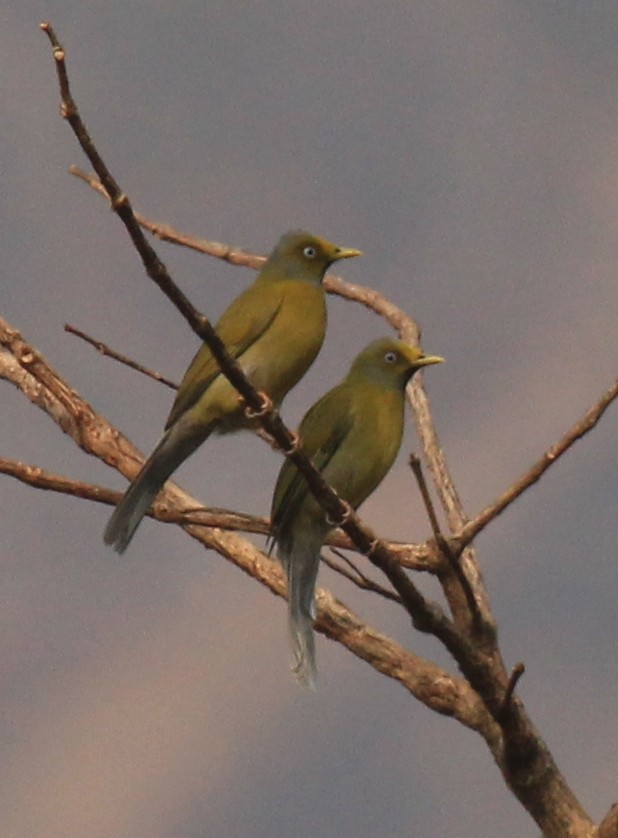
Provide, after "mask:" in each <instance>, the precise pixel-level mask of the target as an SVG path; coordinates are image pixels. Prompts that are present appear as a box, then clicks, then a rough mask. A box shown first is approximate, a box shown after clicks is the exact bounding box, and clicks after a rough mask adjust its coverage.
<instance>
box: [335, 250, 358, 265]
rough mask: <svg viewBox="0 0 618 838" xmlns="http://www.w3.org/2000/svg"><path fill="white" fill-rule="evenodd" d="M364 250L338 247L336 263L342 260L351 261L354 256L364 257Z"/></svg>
mask: <svg viewBox="0 0 618 838" xmlns="http://www.w3.org/2000/svg"><path fill="white" fill-rule="evenodd" d="M362 255H363V251H362V250H355V249H354V248H353V247H338V248H337V251H336V253H335V261H336V262H338V261H339V260H340V259H351V258H352V256H362Z"/></svg>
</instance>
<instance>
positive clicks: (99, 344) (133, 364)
mask: <svg viewBox="0 0 618 838" xmlns="http://www.w3.org/2000/svg"><path fill="white" fill-rule="evenodd" d="M64 331H65V332H68V333H69V334H71V335H76V336H77V337H78V338H81V339H82V340H85V341H86V343H89V344H90V345H91V346H94V348H95V349H96V350H97V352H100V353H101V355H105V356H107V357H108V358H113V359H114V361H118V362H119V363H121V364H124V365H125V366H126V367H130V368H131V369H133V370H137V372H141V373H142V375H147V376H148V377H149V378H154V380H155V381H160V382H161V384H165V385H166V386H167V387H171V389H172V390H177V389H178V384H176V382H175V381H172V380H171V379H169V378H166V377H165V376H164V375H161V373H160V372H155V371H154V370H149V369H148V368H147V367H144V366H142V365H141V364H138V363H137V361H132V360H131V358H127V356H126V355H121V354H120V353H119V352H116V351H115V350H114V349H110V347H109V346H108V345H107V344H106V343H103V341H101V340H97V339H96V338H93V337H90V335H87V334H86V333H85V332H82V331H81V329H78V328H76V327H75V326H71V324H70V323H65V324H64Z"/></svg>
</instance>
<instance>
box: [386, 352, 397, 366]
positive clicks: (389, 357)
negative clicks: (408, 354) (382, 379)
mask: <svg viewBox="0 0 618 838" xmlns="http://www.w3.org/2000/svg"><path fill="white" fill-rule="evenodd" d="M384 360H385V361H386V363H387V364H394V363H395V361H396V360H397V354H396V353H395V352H387V353H386V354H385V356H384Z"/></svg>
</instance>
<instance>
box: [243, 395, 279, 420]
mask: <svg viewBox="0 0 618 838" xmlns="http://www.w3.org/2000/svg"><path fill="white" fill-rule="evenodd" d="M259 396H260V398H261V400H262V404H261V406H260V407H259V408H258V409H257V410H254V409H253V408H252V407H249V405H248V404H245V400H244V399H242V398H241V399H240V402H241V404H245V416H246V417H247V419H261V418H262V417H263V416H266V414H267V413H271V412H272V410H273V407H274V405H273V400H272V399H271V398H270V396H268V395H266V393H264V391H263V390H261V391H260V393H259Z"/></svg>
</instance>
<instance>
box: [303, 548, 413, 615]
mask: <svg viewBox="0 0 618 838" xmlns="http://www.w3.org/2000/svg"><path fill="white" fill-rule="evenodd" d="M330 550H331V553H333V554H334V555H335V556H338V558H339V559H341V561H342V562H344V564H346V565H347V567H344V566H343V565H341V564H339V563H338V562H335V561H333V559H331V558H329V556H328V555H326V554H325V553H322V554H321V555H320V560H321V561H323V562H324V564H325V565H326V566H327V567H330V569H331V570H334V571H335V572H336V573H339V574H341V576H345V578H346V579H348V580H349V581H350V582H352V584H353V585H356V587H357V588H360V589H361V590H363V591H371V592H372V593H374V594H379V595H380V596H381V597H384V599H390V600H391V601H392V602H396V603H398V605H401V599H400V598H399V597H398V596H397V594H394V593H393V592H392V591H389V590H388V588H384V587H383V586H382V585H378V583H377V582H374V581H373V579H370V578H369V577H368V576H366V575H365V574H364V573H362V572H361V570H360V569H359V568H358V567H356V565H355V564H354V562H353V561H351V560H350V559H349V558H348V557H347V556H346V555H344V554H343V553H342V552H341V551H340V550H337V549H336V548H335V547H332V546H331V548H330Z"/></svg>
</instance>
